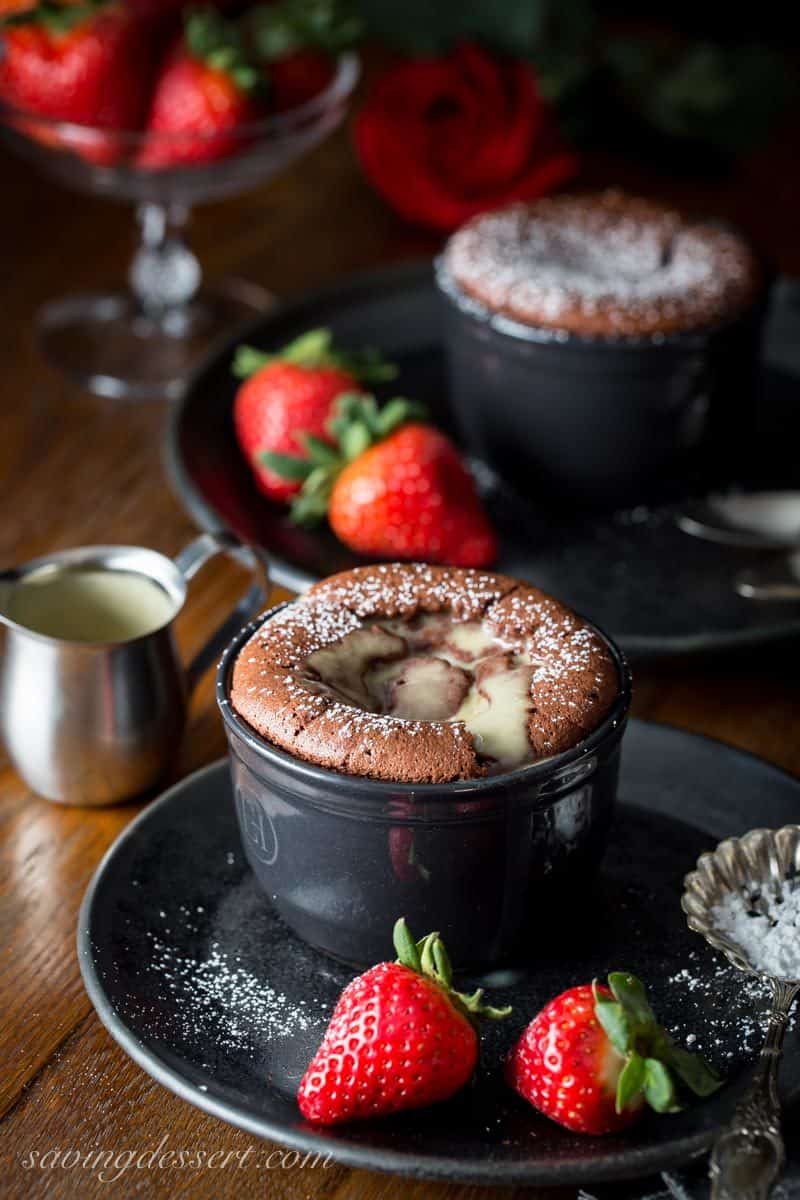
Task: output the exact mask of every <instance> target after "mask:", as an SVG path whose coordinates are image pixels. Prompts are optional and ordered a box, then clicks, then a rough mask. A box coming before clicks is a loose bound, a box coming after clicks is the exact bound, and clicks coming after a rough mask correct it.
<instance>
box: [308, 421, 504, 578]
mask: <svg viewBox="0 0 800 1200" xmlns="http://www.w3.org/2000/svg"><path fill="white" fill-rule="evenodd" d="M328 519H329V521H330V524H331V529H332V530H333V532H334V533H335V534H336V536H337V537H338V538H340V540H341V541H343V542H344V543H345V544H346V545H348V546H350V548H351V549H353V550H356V551H357V552H358V553H359V554H363V555H366V556H367V557H373V556H376V555H377V556H379V557H382V558H408V559H421V560H425V561H427V562H443V563H450V564H452V565H453V566H457V567H487V566H489V565H490V564H491V563H492V562H494V560H495V558H496V556H497V540H496V538H495V534H494V530H493V529H492V527H491V525H490V524H489V520H488V518H487V516H486V514H485V512H484V510H483V507H482V505H481V503H480V500H479V499H478V495H477V492H476V490H475V485H474V483H473V481H472V477H471V476H470V474H469V472H468V471H467V469H466V467H465V466H464V464H463V462H462V461H461V458H460V456H459V453H458V451H457V450H456V448H455V446H454V445H453V444H452V442H451V441H450V440H449V439H448V438H446V437H445V435H444V434H443V433H440V432H439V430H437V429H434V428H433V427H432V426H431V425H421V424H416V423H412V424H407V425H403V426H402V427H401V428H400V429H398V430H397V431H396V432H395V433H392V434H390V436H389V437H387V438H386V439H385V440H384V441H382V442H379V443H378V444H377V445H375V446H373V447H372V448H371V449H370V450H367V451H366V453H365V454H362V455H360V456H359V457H358V458H357V459H356V460H355V461H354V462H351V463H350V464H349V465H348V466H347V467H345V469H344V470H343V471H342V473H341V475H340V476H339V478H338V479H337V480H336V483H335V484H334V486H333V492H332V493H331V499H330V505H329V508H328Z"/></svg>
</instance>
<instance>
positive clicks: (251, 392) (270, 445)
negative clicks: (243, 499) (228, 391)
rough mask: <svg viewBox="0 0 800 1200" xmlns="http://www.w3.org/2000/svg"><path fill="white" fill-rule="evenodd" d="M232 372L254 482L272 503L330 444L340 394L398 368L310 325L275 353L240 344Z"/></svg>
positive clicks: (296, 484) (240, 433)
mask: <svg viewBox="0 0 800 1200" xmlns="http://www.w3.org/2000/svg"><path fill="white" fill-rule="evenodd" d="M233 373H234V375H235V376H236V377H237V379H240V380H242V381H243V382H242V385H241V387H240V388H239V390H238V392H237V394H236V400H235V402H234V410H233V419H234V427H235V430H236V436H237V439H238V441H239V445H240V446H241V449H242V451H243V453H244V455H245V457H246V458H247V460H248V461H249V462H250V464H251V467H252V469H253V472H254V474H255V478H256V482H257V484H258V486H259V488H260V489H261V491H262V492H263V493H264V494H265V495H266V496H268V497H269V498H270V499H271V500H278V501H285V500H288V499H290V498H291V497H292V496H295V495H296V494H297V493H298V492H299V491H300V489H301V486H302V483H303V480H304V479H306V477H307V476H308V475H310V473H311V467H312V463H311V456H312V450H311V449H310V447H313V448H314V450H313V453H314V454H315V455H316V457H317V458H319V457H320V456H321V455H322V456H324V450H323V449H322V448H321V447H322V445H323V444H324V445H333V442H334V437H333V434H332V433H331V432H330V430H329V422H330V421H331V420H332V418H333V416H334V409H335V404H336V400H337V398H338V397H339V396H340V395H342V394H343V393H345V392H347V393H353V392H354V391H356V390H357V389H358V388H359V386H360V385H361V384H362V383H378V382H380V381H382V380H389V379H393V378H394V376H395V375H396V373H397V368H396V367H394V366H393V365H392V364H391V363H387V362H385V361H384V360H383V358H382V357H381V355H380V354H379V353H378V352H377V351H375V350H370V349H364V350H359V351H350V352H347V351H343V350H341V349H339V348H338V347H336V346H335V344H334V340H333V336H332V334H331V332H330V330H329V329H312V330H310V331H309V332H308V333H305V334H303V335H302V337H299V338H297V339H296V340H295V341H293V342H291V343H290V344H289V345H288V346H285V347H284V348H283V349H282V350H279V351H278V352H277V353H272V354H268V353H264V352H263V351H261V350H256V349H254V348H253V347H252V346H240V347H239V349H238V350H237V352H236V355H235V357H234V362H233Z"/></svg>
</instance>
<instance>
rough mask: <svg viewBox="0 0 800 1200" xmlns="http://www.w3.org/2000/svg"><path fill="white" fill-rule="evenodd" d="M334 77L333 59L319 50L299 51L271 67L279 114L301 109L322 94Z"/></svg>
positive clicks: (273, 94) (273, 99) (270, 75)
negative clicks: (302, 105)
mask: <svg viewBox="0 0 800 1200" xmlns="http://www.w3.org/2000/svg"><path fill="white" fill-rule="evenodd" d="M332 78H333V60H332V59H331V58H330V56H329V55H327V54H324V53H323V52H322V51H320V50H297V51H295V53H294V54H289V55H287V57H286V58H281V59H279V60H278V61H277V62H274V63H272V65H271V66H270V68H269V74H268V79H269V82H270V83H271V85H272V102H273V104H274V106H275V108H276V109H277V110H278V112H285V111H286V110H287V109H290V108H298V107H299V106H300V105H301V104H306V103H307V102H308V101H309V100H311V99H313V97H314V96H317V95H319V93H320V92H323V91H324V90H325V88H326V87H327V86H328V84H329V83H330V81H331V79H332Z"/></svg>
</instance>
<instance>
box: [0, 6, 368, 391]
mask: <svg viewBox="0 0 800 1200" xmlns="http://www.w3.org/2000/svg"><path fill="white" fill-rule="evenodd" d="M226 7H227V8H230V5H229V4H228V5H225V4H224V3H223V4H220V5H219V6H217V5H214V6H206V7H204V8H199V9H198V8H191V9H184V10H183V11H181V7H180V5H179V4H172V3H170V4H169V5H162V4H159V5H157V6H156V5H153V4H152V3H149V0H72V2H71V3H69V2H66V0H41V2H39V3H33V4H27V5H22V4H20V5H19V7H15V8H14V9H13V11H10V12H6V13H5V14H3V15H0V134H2V135H3V136H4V138H5V139H6V140H7V141H8V143H9V144H10V145H12V146H13V147H14V149H15V150H17V151H18V152H19V153H20V154H22V155H24V156H25V157H26V158H28V159H29V160H30V161H32V162H33V163H35V164H36V166H37V167H38V168H39V169H40V170H41V171H42V172H44V173H46V174H47V175H49V176H50V177H51V178H53V179H55V180H57V181H58V182H59V183H63V184H64V185H65V186H67V187H71V188H73V189H77V190H79V191H83V192H92V193H96V194H102V195H108V196H109V197H112V198H114V199H117V200H122V201H126V202H128V203H132V204H133V205H134V206H135V207H136V213H137V218H138V221H139V227H140V244H139V247H138V249H137V251H136V253H135V255H134V258H133V262H132V263H131V267H130V271H129V275H128V287H127V288H126V289H124V290H119V291H113V292H106V293H93V294H91V295H74V296H68V297H66V298H64V299H59V300H54V301H51V302H49V303H48V304H46V305H45V307H44V308H43V309H42V311H41V312H40V313H39V315H38V318H37V334H38V337H39V342H40V346H41V348H42V351H43V353H44V354H45V356H46V358H47V359H48V360H49V361H50V362H51V363H52V364H53V365H54V366H56V367H57V368H59V369H61V370H62V371H63V372H64V373H66V374H67V375H69V376H70V377H72V378H73V379H75V380H76V381H77V382H79V383H81V384H83V385H84V386H86V387H88V388H89V389H90V390H92V391H94V392H97V393H99V394H102V395H107V396H113V397H126V398H132V399H138V398H144V397H149V396H164V395H175V394H177V393H178V392H179V391H180V390H181V388H182V386H183V384H184V382H185V380H186V377H187V375H188V374H189V373H190V372H191V371H192V369H193V368H194V367H195V366H196V365H197V364H198V362H199V361H200V360H201V359H202V357H203V356H204V354H205V353H206V352H207V351H208V349H209V347H210V346H212V345H213V344H214V343H215V342H216V341H217V340H218V339H219V338H220V337H221V336H223V335H225V334H228V333H230V331H231V330H232V329H233V328H235V327H236V325H238V324H239V323H241V322H242V321H245V320H247V319H249V318H250V317H252V316H253V315H254V314H255V313H257V312H259V311H261V310H263V309H264V308H265V307H266V306H267V305H268V303H269V297H268V295H267V293H265V292H264V291H263V290H262V289H261V288H260V287H258V286H256V285H254V284H250V283H247V282H244V281H242V280H234V279H228V280H223V281H222V282H221V283H219V284H218V285H216V286H215V288H214V289H211V288H208V287H204V286H203V282H202V271H201V267H200V263H199V262H198V260H197V258H196V256H195V255H194V254H193V252H192V251H191V249H190V248H189V246H188V245H187V242H186V237H185V232H186V227H187V224H188V220H189V216H190V213H191V210H192V208H193V207H194V206H195V205H196V204H201V203H207V202H209V201H214V200H217V199H222V198H224V197H226V196H232V195H236V194H238V193H240V192H243V191H245V190H246V189H248V188H253V187H255V186H257V185H259V184H261V183H263V182H265V181H266V180H268V179H269V178H270V177H272V176H273V175H275V174H277V173H278V172H279V171H281V170H283V169H284V168H285V167H287V166H288V165H290V164H291V163H292V162H293V161H294V160H295V159H297V158H299V157H300V156H301V155H303V154H305V153H306V152H307V151H309V150H311V149H312V148H313V147H314V146H316V145H317V144H318V143H319V142H320V141H322V140H323V139H324V138H325V137H326V136H327V135H328V134H329V133H331V132H332V131H333V130H334V129H335V128H336V127H337V126H338V125H339V124H340V123H341V121H342V120H343V118H344V116H345V113H346V110H347V104H348V100H349V98H350V95H351V93H352V91H353V88H354V87H355V84H356V82H357V79H358V74H359V68H358V60H357V58H356V56H355V55H354V53H353V52H352V50H351V49H350V47H351V46H352V45H353V44H354V42H355V41H356V40H357V37H358V34H359V27H358V22H357V21H355V20H354V19H353V18H352V17H351V16H349V15H348V14H347V13H346V12H344V11H343V10H342V9H341V7H340V0H309V2H308V3H303V4H300V3H299V2H298V0H276V2H275V3H271V4H264V5H256V6H255V7H251V8H250V9H248V10H246V11H245V13H244V14H240V15H239V16H236V17H234V16H232V15H231V14H230V13H228V12H225V11H223V9H224V8H226ZM237 7H238V6H237Z"/></svg>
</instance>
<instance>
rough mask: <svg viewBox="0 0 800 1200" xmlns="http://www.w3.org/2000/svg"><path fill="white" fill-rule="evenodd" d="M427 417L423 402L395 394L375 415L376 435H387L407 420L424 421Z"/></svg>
mask: <svg viewBox="0 0 800 1200" xmlns="http://www.w3.org/2000/svg"><path fill="white" fill-rule="evenodd" d="M427 418H428V410H427V409H426V407H425V405H424V404H417V403H416V402H415V401H413V400H406V399H405V398H404V397H402V396H395V398H394V399H393V400H390V401H389V402H388V403H387V404H385V405H384V406H383V408H382V409H381V410H380V412H379V413H378V415H377V421H376V425H377V432H378V436H379V437H387V436H388V434H390V433H392V432H394V430H395V429H399V427H400V426H401V425H405V424H406V422H407V421H425V420H427Z"/></svg>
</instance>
